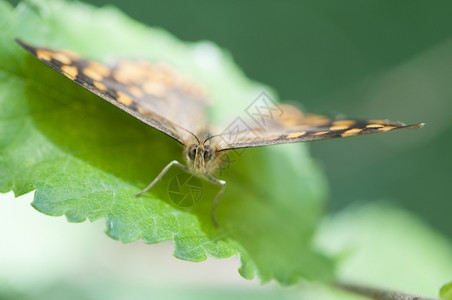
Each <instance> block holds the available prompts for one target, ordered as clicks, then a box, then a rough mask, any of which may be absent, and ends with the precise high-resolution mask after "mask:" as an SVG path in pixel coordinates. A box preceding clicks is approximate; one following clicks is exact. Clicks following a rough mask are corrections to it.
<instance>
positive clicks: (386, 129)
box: [378, 126, 396, 132]
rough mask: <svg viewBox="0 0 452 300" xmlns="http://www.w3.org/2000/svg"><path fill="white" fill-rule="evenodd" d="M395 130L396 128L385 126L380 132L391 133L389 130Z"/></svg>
mask: <svg viewBox="0 0 452 300" xmlns="http://www.w3.org/2000/svg"><path fill="white" fill-rule="evenodd" d="M395 128H396V127H395V126H384V127H381V128H379V129H378V130H379V131H383V132H386V131H389V130H393V129H395Z"/></svg>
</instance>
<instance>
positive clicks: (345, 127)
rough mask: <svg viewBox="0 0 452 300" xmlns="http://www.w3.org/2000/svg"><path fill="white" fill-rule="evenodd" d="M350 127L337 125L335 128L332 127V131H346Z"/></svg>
mask: <svg viewBox="0 0 452 300" xmlns="http://www.w3.org/2000/svg"><path fill="white" fill-rule="evenodd" d="M349 128H350V126H348V125H335V126H331V127H330V130H345V129H349Z"/></svg>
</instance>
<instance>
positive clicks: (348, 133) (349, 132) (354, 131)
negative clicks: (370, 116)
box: [341, 128, 363, 137]
mask: <svg viewBox="0 0 452 300" xmlns="http://www.w3.org/2000/svg"><path fill="white" fill-rule="evenodd" d="M361 131H363V130H362V129H361V128H353V129H350V130H347V131H345V132H344V133H342V134H341V136H342V137H348V136H354V135H357V134H359V133H361Z"/></svg>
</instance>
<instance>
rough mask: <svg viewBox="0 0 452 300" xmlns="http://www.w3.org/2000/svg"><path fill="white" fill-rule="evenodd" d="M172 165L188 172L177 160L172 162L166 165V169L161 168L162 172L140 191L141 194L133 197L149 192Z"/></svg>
mask: <svg viewBox="0 0 452 300" xmlns="http://www.w3.org/2000/svg"><path fill="white" fill-rule="evenodd" d="M173 165H178V166H179V167H181V168H182V169H184V170H185V171H188V168H187V167H186V166H184V165H183V164H181V163H180V162H178V161H177V160H173V161H172V162H170V163H169V164H167V165H166V167H164V168H163V170H162V171H161V172H160V174H159V175H158V176H157V177H156V178H155V179H154V180H153V181H152V182H151V183H150V184H149V185H148V186H147V187H146V188H145V189H144V190H142V191H141V192H139V193H138V194H136V195H135V197H139V196H141V195H143V194H144V193H146V192H147V191H149V190H150V189H151V188H152V187H153V186H154V185H155V184H156V183H157V182H158V181H159V180H160V179H162V177H163V175H165V173H166V172H168V170H169V169H170V168H171V167H172V166H173Z"/></svg>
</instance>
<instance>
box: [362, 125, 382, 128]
mask: <svg viewBox="0 0 452 300" xmlns="http://www.w3.org/2000/svg"><path fill="white" fill-rule="evenodd" d="M381 127H384V126H383V125H381V124H368V125H366V128H381Z"/></svg>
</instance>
